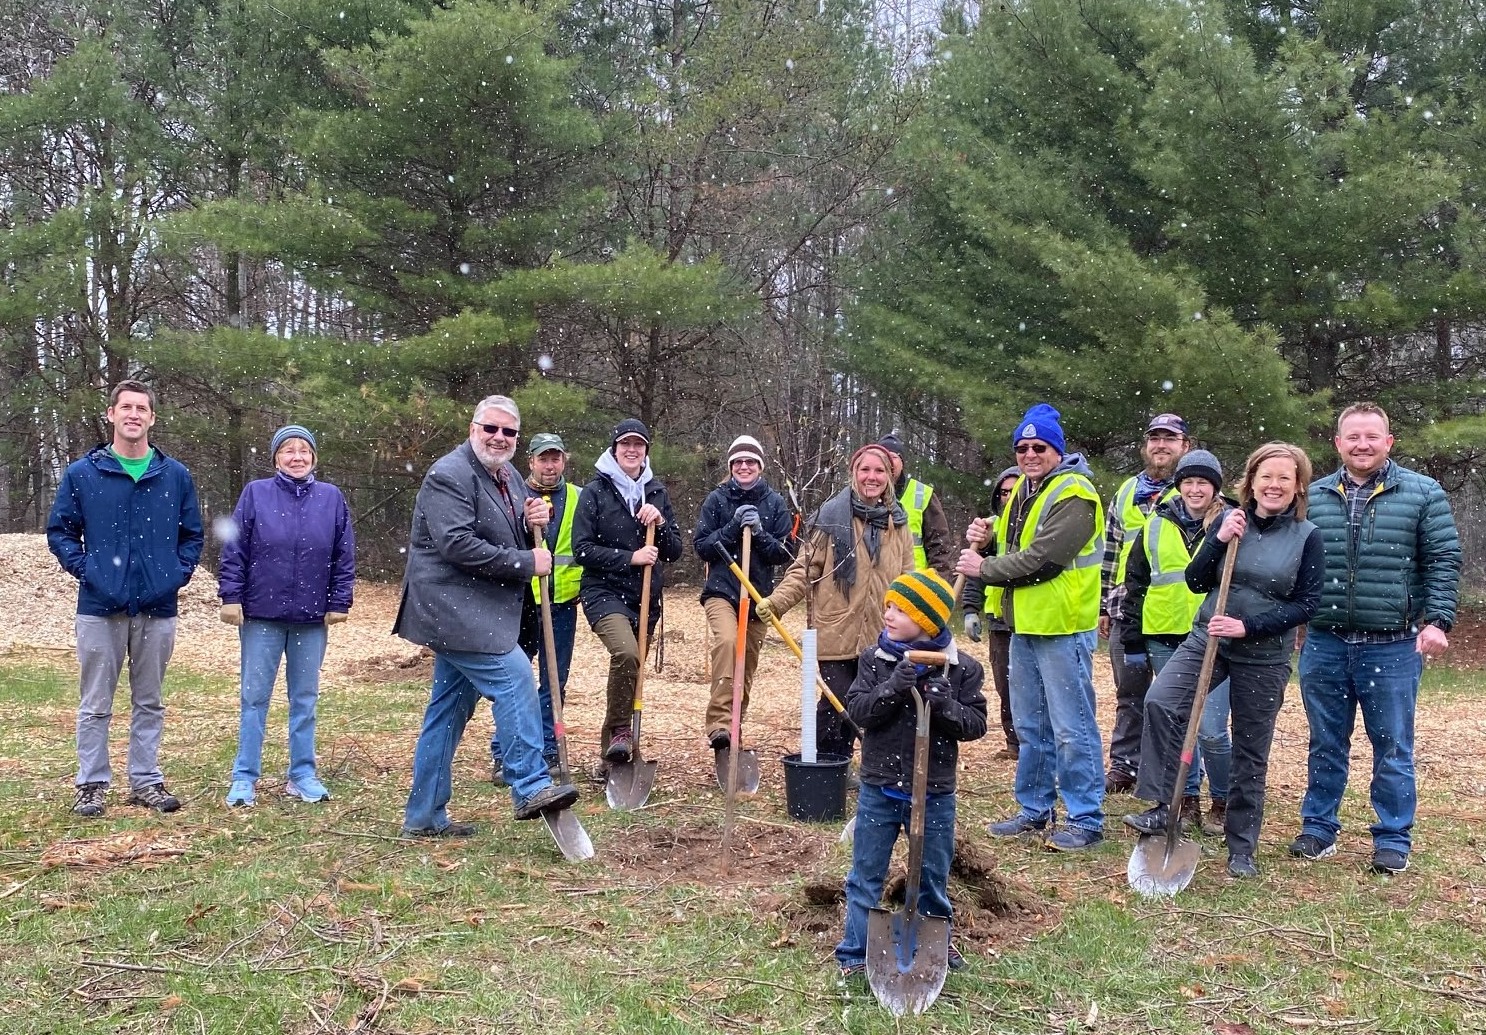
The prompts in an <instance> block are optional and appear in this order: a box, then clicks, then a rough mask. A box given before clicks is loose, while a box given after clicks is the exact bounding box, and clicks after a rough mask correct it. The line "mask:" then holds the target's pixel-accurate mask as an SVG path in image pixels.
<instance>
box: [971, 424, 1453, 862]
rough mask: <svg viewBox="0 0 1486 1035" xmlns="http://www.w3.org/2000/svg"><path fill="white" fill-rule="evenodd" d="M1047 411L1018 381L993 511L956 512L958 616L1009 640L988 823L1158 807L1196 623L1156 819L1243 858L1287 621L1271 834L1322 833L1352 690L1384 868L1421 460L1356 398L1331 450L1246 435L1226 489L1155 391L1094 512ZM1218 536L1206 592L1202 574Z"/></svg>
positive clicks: (1438, 510) (1402, 817)
mask: <svg viewBox="0 0 1486 1035" xmlns="http://www.w3.org/2000/svg"><path fill="white" fill-rule="evenodd" d="M1060 421H1061V417H1060V415H1059V414H1058V413H1057V412H1056V411H1055V410H1053V409H1052V408H1051V407H1047V406H1045V405H1039V406H1034V407H1033V408H1032V409H1031V410H1030V411H1029V412H1028V413H1027V415H1026V417H1025V418H1024V419H1023V421H1022V423H1021V424H1020V425H1018V428H1017V431H1016V432H1015V434H1014V435H1013V450H1014V453H1015V456H1016V461H1017V466H1016V469H1015V471H1012V470H1008V471H1006V472H1004V473H1003V475H1002V477H1001V478H1000V479H998V480H997V482H996V495H997V502H996V504H995V505H994V506H993V518H992V519H991V520H989V521H988V520H985V519H980V518H977V519H976V520H975V521H973V522H972V523H971V525H970V527H969V528H968V529H967V532H966V538H967V539H968V541H969V542H970V544H971V546H970V548H968V549H966V550H964V551H962V552H961V554H960V557H959V560H958V562H957V565H956V571H957V572H959V573H960V574H963V575H966V576H968V577H969V581H968V582H967V586H968V592H967V598H966V600H965V603H966V605H967V614H966V626H965V628H966V632H967V634H968V635H969V636H970V637H971V638H972V639H978V638H980V636H981V635H982V630H983V629H985V628H987V627H988V626H989V627H990V628H992V629H995V628H996V627H997V626H1001V627H1004V628H1005V629H1006V630H1007V632H1006V634H1005V635H1006V637H1007V639H1006V642H1005V646H1004V647H999V646H998V644H997V641H996V640H995V639H993V640H992V644H991V651H990V657H991V660H992V663H993V667H995V664H996V663H997V662H998V660H999V659H998V653H999V654H1004V656H1006V657H1007V658H1008V660H1009V665H1008V668H1007V675H1006V678H1007V681H1008V683H1009V695H1008V697H1009V706H1010V718H1011V722H1012V729H1013V731H1014V733H1015V736H1014V737H1012V736H1010V735H1008V752H1009V753H1011V754H1013V755H1015V757H1016V758H1017V772H1016V779H1015V797H1016V801H1017V804H1018V810H1017V812H1016V813H1015V814H1014V815H1012V816H1010V817H1008V818H1006V819H1005V820H1001V821H999V822H995V823H992V824H990V827H989V832H990V833H991V834H992V835H993V836H998V837H1017V836H1028V835H1036V836H1045V837H1046V838H1047V844H1048V846H1049V847H1051V848H1054V849H1058V850H1062V851H1076V850H1080V849H1084V848H1089V847H1091V846H1093V845H1097V844H1098V843H1099V842H1100V841H1101V840H1102V839H1103V828H1104V812H1103V806H1104V798H1105V796H1106V795H1107V794H1122V793H1130V792H1133V793H1134V795H1135V796H1136V797H1138V798H1142V799H1144V800H1146V801H1148V802H1150V803H1152V804H1151V807H1150V808H1148V809H1146V810H1145V811H1143V812H1137V813H1132V814H1130V815H1127V816H1125V817H1124V822H1125V824H1126V825H1128V826H1130V827H1131V828H1133V829H1135V830H1136V831H1138V832H1140V833H1143V834H1150V833H1156V832H1160V831H1164V830H1166V829H1167V826H1168V820H1169V819H1170V817H1169V816H1168V814H1167V810H1168V808H1169V804H1168V803H1169V802H1171V801H1173V800H1176V799H1177V795H1176V790H1177V789H1176V787H1175V780H1176V776H1177V772H1178V769H1179V759H1180V755H1181V747H1182V741H1183V739H1184V736H1185V734H1186V731H1187V726H1188V722H1189V720H1190V718H1191V711H1192V706H1193V702H1194V698H1195V696H1196V694H1197V689H1198V688H1197V682H1198V679H1199V676H1200V675H1201V671H1202V667H1203V665H1202V662H1203V655H1204V653H1205V652H1207V650H1208V647H1209V640H1210V639H1211V640H1212V641H1215V646H1214V655H1215V656H1214V664H1213V670H1212V675H1211V684H1212V688H1211V692H1209V693H1208V694H1207V697H1206V700H1205V704H1204V706H1203V710H1202V713H1201V714H1200V715H1199V716H1198V744H1199V746H1200V750H1199V752H1198V754H1197V756H1196V757H1197V761H1196V762H1194V764H1193V765H1192V766H1191V768H1190V773H1189V776H1188V782H1187V783H1186V784H1185V785H1184V787H1183V788H1182V794H1181V795H1180V812H1179V815H1178V817H1176V820H1175V821H1176V822H1179V823H1182V824H1184V825H1185V826H1186V827H1187V828H1188V829H1190V830H1192V831H1194V832H1196V831H1199V830H1200V831H1202V832H1206V833H1211V834H1218V833H1221V834H1222V835H1223V836H1224V839H1225V843H1226V847H1227V850H1228V872H1229V874H1230V875H1232V876H1234V877H1236V878H1245V877H1253V876H1255V875H1257V873H1258V868H1257V865H1256V862H1255V854H1256V849H1257V845H1258V838H1259V832H1260V827H1261V824H1262V822H1263V817H1264V787H1265V779H1266V775H1267V768H1268V760H1269V751H1270V746H1271V742H1272V740H1273V736H1274V726H1275V720H1276V718H1277V715H1278V713H1279V709H1280V706H1281V704H1282V703H1283V700H1284V692H1285V686H1286V684H1287V683H1288V681H1289V677H1290V672H1291V655H1292V652H1293V651H1294V648H1295V644H1296V640H1297V638H1298V633H1299V630H1300V628H1301V627H1302V626H1304V627H1305V628H1306V636H1305V642H1304V646H1303V648H1302V649H1301V653H1300V660H1299V672H1300V690H1301V698H1302V701H1303V703H1304V706H1305V712H1306V718H1307V720H1308V723H1309V727H1310V744H1309V756H1308V762H1307V785H1306V793H1305V797H1304V801H1303V803H1302V805H1301V817H1300V818H1301V826H1300V832H1299V834H1298V835H1297V836H1296V837H1295V839H1294V841H1293V842H1292V843H1291V845H1290V847H1289V852H1290V854H1291V855H1292V856H1295V857H1297V858H1303V859H1321V858H1325V857H1327V856H1330V855H1332V854H1334V853H1335V852H1336V841H1337V837H1338V835H1339V834H1340V831H1341V824H1340V819H1339V812H1340V807H1341V799H1342V793H1343V791H1344V790H1345V787H1346V783H1347V778H1348V772H1349V762H1350V751H1351V737H1352V732H1353V729H1354V727H1355V723H1356V717H1357V713H1358V712H1359V711H1360V712H1361V713H1362V719H1363V725H1364V729H1365V730H1366V733H1367V736H1368V739H1369V741H1370V742H1371V744H1372V749H1373V773H1372V781H1371V802H1372V807H1373V811H1374V813H1375V814H1376V820H1377V821H1376V822H1375V823H1374V824H1373V825H1372V827H1371V835H1372V848H1373V851H1372V858H1371V865H1372V868H1373V869H1374V870H1375V871H1377V872H1380V873H1399V872H1402V871H1403V870H1405V869H1406V868H1407V867H1408V861H1409V853H1410V850H1411V847H1412V837H1411V831H1412V828H1413V823H1414V814H1415V809H1416V805H1417V793H1416V787H1415V777H1414V761H1413V759H1414V711H1415V706H1416V703H1417V698H1418V691H1419V680H1420V676H1421V673H1422V671H1423V660H1424V658H1425V657H1429V656H1434V655H1438V654H1440V653H1442V652H1443V651H1444V650H1445V649H1446V648H1447V646H1448V634H1449V632H1450V629H1451V626H1452V625H1453V623H1454V621H1455V608H1456V600H1457V595H1458V588H1459V579H1460V545H1459V540H1458V537H1457V533H1456V529H1455V523H1454V518H1453V516H1452V514H1451V510H1450V505H1449V500H1448V498H1447V497H1446V495H1445V492H1444V490H1443V488H1442V487H1441V486H1440V485H1439V483H1438V482H1436V481H1434V480H1433V479H1431V478H1428V477H1427V476H1425V475H1422V474H1419V473H1418V472H1415V471H1412V470H1409V469H1408V468H1406V467H1403V466H1402V465H1401V464H1399V463H1397V462H1396V461H1394V460H1392V459H1391V458H1390V455H1389V454H1390V452H1391V450H1392V447H1393V436H1392V434H1391V432H1390V428H1389V420H1388V415H1387V413H1385V412H1384V411H1383V410H1382V409H1381V408H1380V407H1378V406H1376V405H1374V404H1372V403H1357V404H1354V405H1352V406H1348V407H1347V408H1345V409H1344V410H1342V411H1341V413H1340V415H1339V416H1338V418H1337V423H1336V433H1335V437H1334V443H1335V447H1336V450H1337V453H1338V455H1339V457H1340V461H1341V464H1340V467H1339V468H1338V469H1337V470H1336V471H1334V472H1332V473H1330V474H1327V475H1324V476H1322V477H1319V478H1314V477H1313V472H1312V467H1311V461H1310V459H1309V457H1308V456H1307V455H1306V453H1305V451H1304V450H1302V449H1301V448H1299V447H1298V446H1294V445H1291V444H1288V443H1284V442H1270V443H1266V444H1265V445H1262V446H1260V447H1259V448H1257V449H1255V450H1254V451H1253V452H1252V453H1251V454H1250V455H1249V457H1248V459H1247V460H1246V462H1245V464H1244V468H1243V472H1242V475H1241V476H1240V479H1239V482H1238V485H1237V488H1236V490H1235V492H1234V497H1233V498H1229V497H1226V496H1224V495H1223V488H1224V477H1223V470H1222V467H1221V464H1220V463H1219V462H1218V459H1217V458H1216V457H1215V456H1214V455H1213V454H1212V453H1210V452H1208V451H1207V450H1203V449H1194V448H1193V442H1192V436H1191V434H1190V432H1189V429H1188V426H1187V423H1186V421H1185V420H1183V419H1182V418H1181V417H1179V416H1177V415H1175V414H1170V413H1163V414H1159V415H1158V416H1156V417H1155V418H1153V419H1152V420H1151V421H1150V422H1149V424H1148V425H1147V428H1146V435H1145V442H1144V446H1143V448H1142V459H1143V461H1144V466H1143V469H1142V470H1141V471H1140V472H1139V473H1138V474H1137V475H1135V476H1134V477H1132V478H1130V479H1128V480H1127V481H1126V482H1124V483H1123V484H1122V485H1121V486H1120V488H1119V489H1118V491H1117V492H1116V493H1115V495H1114V497H1113V499H1112V500H1111V501H1110V506H1109V508H1108V511H1107V512H1106V510H1105V508H1104V506H1103V503H1102V501H1101V500H1100V498H1099V496H1098V494H1097V493H1096V492H1095V490H1094V487H1093V484H1092V482H1091V481H1090V479H1089V471H1088V468H1087V466H1086V465H1085V464H1084V462H1083V460H1082V458H1081V457H1079V456H1078V454H1068V453H1067V452H1066V448H1065V440H1064V434H1063V429H1062V426H1061V423H1060ZM1229 553H1232V554H1233V557H1232V574H1231V583H1230V587H1229V593H1228V596H1227V599H1226V606H1225V607H1224V608H1223V610H1222V611H1221V612H1220V611H1219V610H1218V608H1217V601H1218V596H1219V594H1218V593H1217V592H1216V591H1217V590H1218V588H1219V587H1220V584H1221V583H1222V582H1223V575H1222V572H1223V568H1224V561H1225V558H1226V555H1227V554H1229ZM1101 570H1102V578H1101V574H1100V573H1101ZM982 601H983V613H982V607H981V604H982ZM991 622H995V623H996V625H995V626H992V625H990V623H991ZM1101 634H1102V635H1104V636H1105V637H1107V638H1108V640H1109V655H1110V662H1111V668H1112V675H1113V677H1114V684H1115V688H1116V699H1115V704H1116V708H1115V722H1114V728H1113V731H1112V734H1111V737H1110V750H1109V765H1108V770H1107V771H1102V770H1103V769H1104V767H1103V747H1102V744H1101V732H1100V728H1099V725H1098V722H1097V719H1096V716H1095V698H1094V686H1093V678H1092V659H1093V652H1094V649H1095V646H1096V642H1097V637H1098V636H1099V635H1101ZM994 635H996V634H995V633H993V636H994ZM998 678H999V677H998ZM1204 771H1205V773H1206V777H1207V780H1208V787H1209V800H1210V808H1209V810H1208V811H1207V813H1205V814H1204V813H1203V812H1202V811H1201V808H1200V798H1199V794H1200V780H1201V777H1202V774H1203V772H1204ZM1059 801H1061V802H1062V805H1063V810H1064V813H1065V815H1064V818H1063V821H1062V822H1061V823H1059V822H1058V815H1057V805H1058V802H1059ZM1055 827H1056V829H1055V830H1054V829H1053V828H1055ZM1049 835H1050V836H1049Z"/></svg>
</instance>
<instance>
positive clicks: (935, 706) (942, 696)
mask: <svg viewBox="0 0 1486 1035" xmlns="http://www.w3.org/2000/svg"><path fill="white" fill-rule="evenodd" d="M923 694H924V700H925V701H927V702H928V705H929V710H930V711H931V712H942V711H944V709H946V708H948V707H949V703H950V702H951V701H953V700H954V699H955V695H954V691H953V690H951V689H950V687H949V680H948V679H946V678H945V677H944V676H934V677H933V678H932V679H930V680H929V681H928V682H927V683H926V684H925V685H924V690H923Z"/></svg>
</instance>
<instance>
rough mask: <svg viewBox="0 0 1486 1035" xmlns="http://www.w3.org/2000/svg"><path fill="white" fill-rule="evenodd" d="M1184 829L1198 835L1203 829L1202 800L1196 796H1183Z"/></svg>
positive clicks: (1182, 819) (1182, 814)
mask: <svg viewBox="0 0 1486 1035" xmlns="http://www.w3.org/2000/svg"><path fill="white" fill-rule="evenodd" d="M1180 818H1181V821H1182V829H1183V830H1190V831H1191V832H1192V833H1194V834H1195V833H1198V832H1199V831H1201V829H1202V799H1201V798H1199V797H1198V796H1197V795H1195V794H1184V795H1182V811H1181V816H1180Z"/></svg>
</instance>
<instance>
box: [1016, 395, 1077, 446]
mask: <svg viewBox="0 0 1486 1035" xmlns="http://www.w3.org/2000/svg"><path fill="white" fill-rule="evenodd" d="M1060 417H1061V415H1060V414H1059V413H1058V411H1057V410H1055V409H1053V408H1052V407H1051V406H1049V405H1048V404H1047V403H1036V404H1035V405H1034V406H1033V407H1032V408H1031V409H1030V410H1028V411H1027V415H1026V416H1025V417H1023V418H1022V422H1021V423H1020V424H1018V425H1017V426H1016V431H1015V432H1014V433H1013V434H1012V436H1011V445H1012V448H1013V449H1015V448H1016V444H1017V443H1018V442H1020V441H1022V440H1023V439H1029V438H1035V439H1038V440H1040V441H1043V442H1046V443H1047V444H1048V445H1050V446H1052V447H1053V449H1055V450H1057V452H1058V455H1060V456H1061V455H1062V454H1063V453H1064V452H1066V450H1065V448H1064V440H1063V427H1062V425H1060V424H1059V423H1058V421H1059V419H1060Z"/></svg>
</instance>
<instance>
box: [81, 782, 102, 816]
mask: <svg viewBox="0 0 1486 1035" xmlns="http://www.w3.org/2000/svg"><path fill="white" fill-rule="evenodd" d="M107 807H108V784H106V783H80V784H78V785H77V797H75V798H73V799H72V811H73V812H75V813H77V814H78V815H79V816H88V817H89V818H91V817H94V816H101V815H103V810H104V809H106V808H107Z"/></svg>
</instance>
